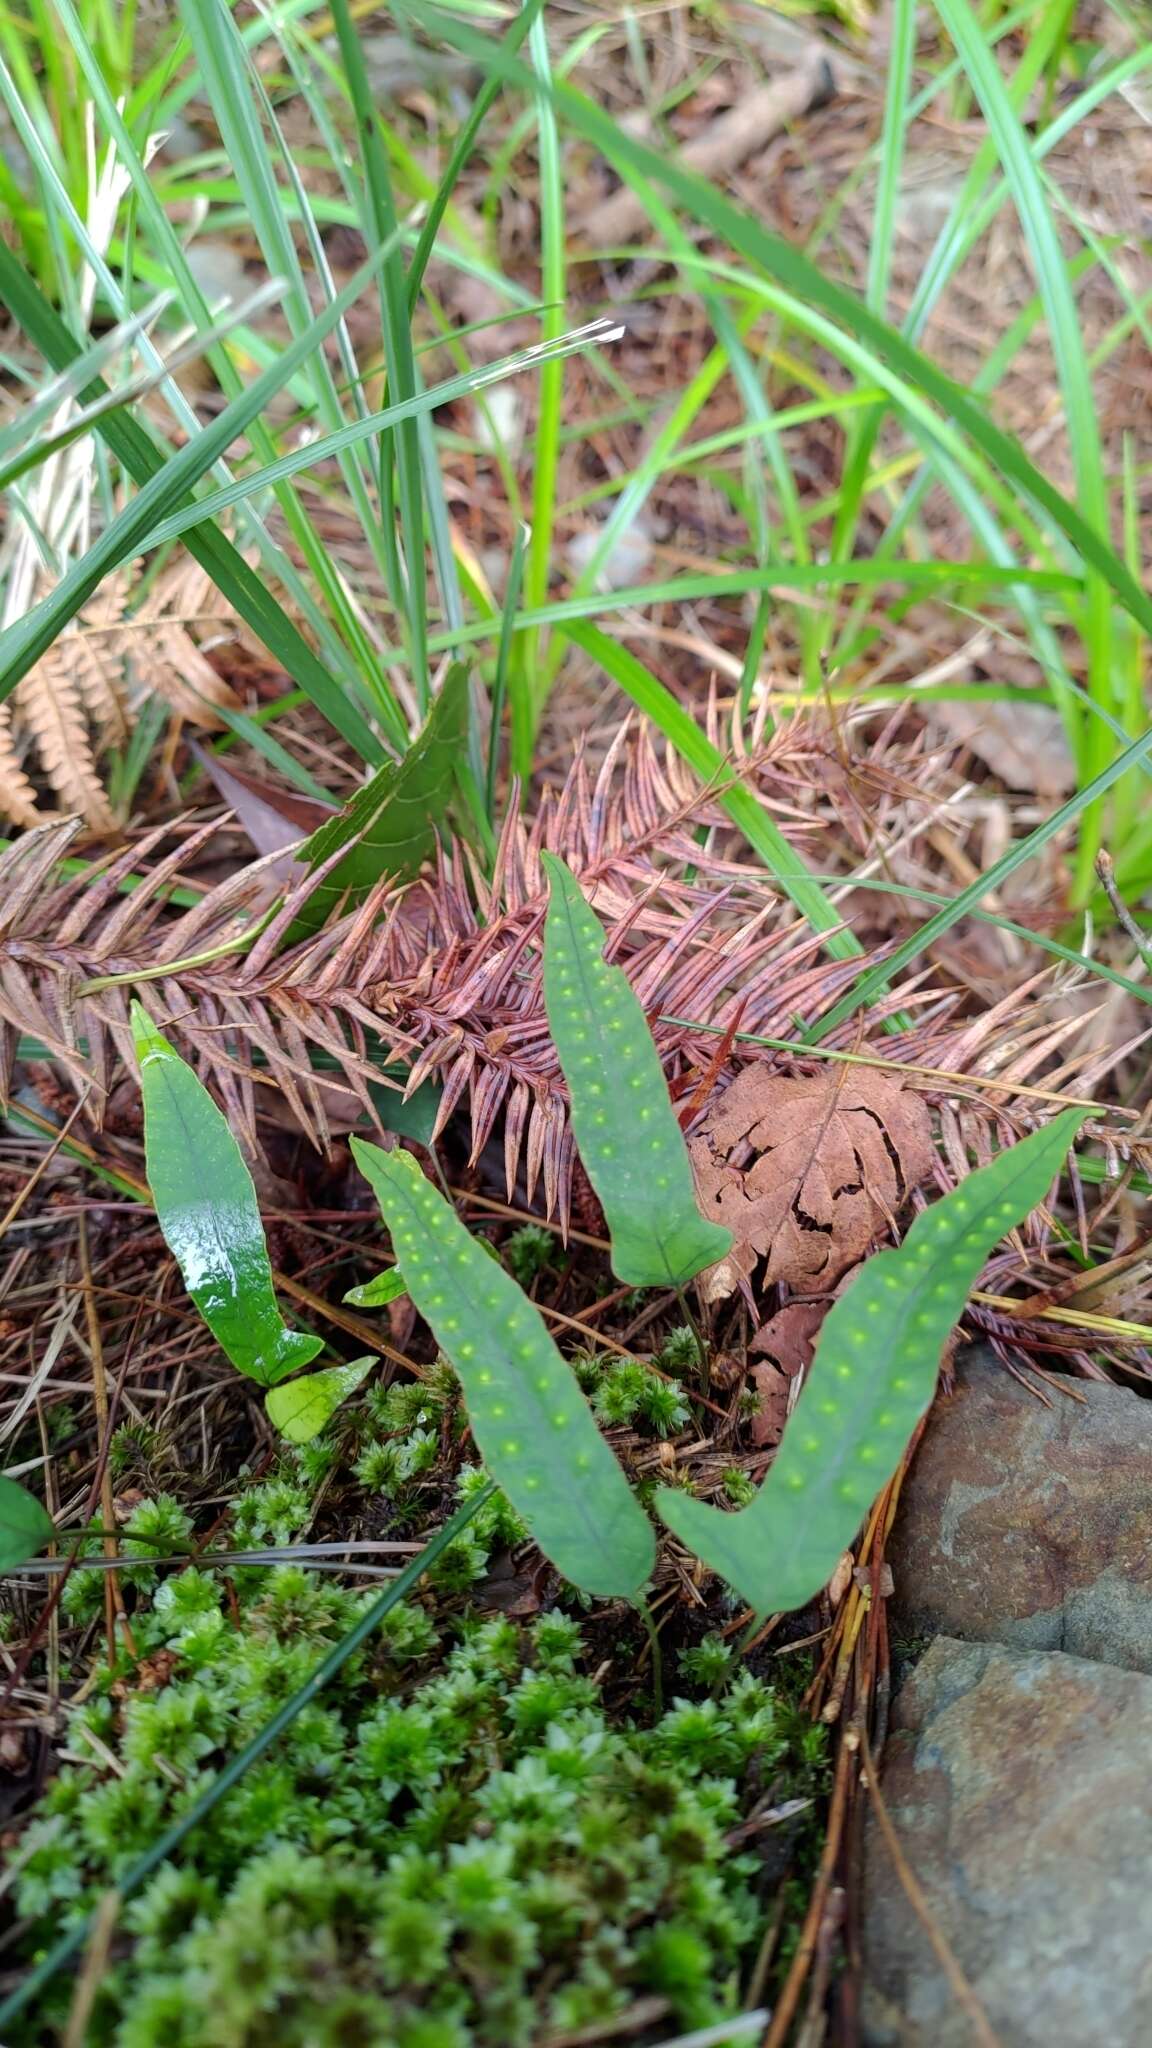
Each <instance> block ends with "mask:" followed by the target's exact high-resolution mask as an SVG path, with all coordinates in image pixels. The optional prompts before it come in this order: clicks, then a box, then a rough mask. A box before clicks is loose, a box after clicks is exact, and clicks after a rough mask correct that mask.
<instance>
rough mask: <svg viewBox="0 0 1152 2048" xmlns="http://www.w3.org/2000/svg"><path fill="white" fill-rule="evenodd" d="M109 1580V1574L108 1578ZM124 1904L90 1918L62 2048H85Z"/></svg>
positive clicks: (115, 1900) (114, 1896) (109, 1900)
mask: <svg viewBox="0 0 1152 2048" xmlns="http://www.w3.org/2000/svg"><path fill="white" fill-rule="evenodd" d="M108 1576H109V1577H110V1576H111V1574H108ZM122 1904H123V1901H122V1899H121V1897H120V1894H119V1892H117V1891H111V1892H105V1894H104V1896H103V1898H102V1899H101V1901H100V1904H99V1905H98V1906H97V1908H96V1912H95V1914H94V1916H93V1924H92V1935H91V1939H90V1940H89V1943H88V1948H87V1951H86V1953H85V1956H84V1962H83V1965H82V1967H81V1970H80V1975H79V1976H78V1977H77V1979H76V1989H75V1991H74V1992H73V1994H72V2007H71V2010H70V2012H69V2014H68V2025H67V2027H66V2028H65V2030H64V2037H63V2040H62V2042H61V2048H84V2043H85V2042H86V2041H87V2039H88V2022H89V2020H90V2019H91V2017H92V2008H93V2006H94V2005H95V2003H96V1993H97V1992H98V1991H99V1989H100V1986H101V1984H102V1983H103V1981H104V1976H105V1972H106V1971H107V1968H108V1952H109V1950H110V1949H111V1947H112V1936H113V1935H114V1934H115V1932H116V1922H117V1920H118V1919H119V1917H120V1907H121V1905H122Z"/></svg>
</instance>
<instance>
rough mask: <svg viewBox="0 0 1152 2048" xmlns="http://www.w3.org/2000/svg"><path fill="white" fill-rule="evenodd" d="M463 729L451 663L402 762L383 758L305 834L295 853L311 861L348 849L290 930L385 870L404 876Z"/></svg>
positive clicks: (458, 679) (464, 675) (429, 823)
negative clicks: (343, 800) (331, 815)
mask: <svg viewBox="0 0 1152 2048" xmlns="http://www.w3.org/2000/svg"><path fill="white" fill-rule="evenodd" d="M467 733H468V671H467V669H466V668H465V667H464V665H463V664H462V663H460V662H457V663H455V664H454V665H453V667H452V668H450V669H449V671H448V674H447V675H446V676H445V678H444V684H443V688H442V689H441V691H440V695H439V696H438V697H437V699H436V702H435V704H434V705H433V707H432V710H431V712H430V714H429V716H428V718H427V719H426V721H425V723H424V726H423V728H422V730H421V732H420V733H419V735H418V736H417V738H416V739H415V740H414V741H413V743H412V745H411V746H410V747H409V749H408V752H407V753H406V754H405V756H404V759H403V760H402V761H388V762H386V763H385V764H384V766H383V768H378V769H377V771H376V773H375V775H373V777H372V779H371V781H370V782H366V783H365V784H364V787H363V789H358V790H357V791H356V794H355V796H353V797H351V798H349V801H348V802H347V803H346V804H345V805H344V807H343V809H342V810H339V811H337V813H336V816H335V817H334V818H327V819H325V822H324V823H323V824H322V825H320V826H319V827H318V828H317V830H316V831H315V832H314V833H313V834H312V837H311V838H310V839H307V840H305V842H304V845H303V846H302V847H301V848H300V850H299V853H298V855H297V859H299V860H302V861H304V862H305V863H306V864H307V866H308V867H310V868H317V867H319V866H320V865H321V864H322V863H323V862H324V861H326V860H328V859H330V858H331V856H332V854H334V853H335V852H336V851H337V849H338V848H339V847H341V846H347V848H348V852H347V853H346V855H345V857H344V859H343V860H341V861H338V862H337V863H336V866H335V867H334V868H333V869H332V871H331V873H330V874H328V875H326V876H325V878H324V880H323V882H321V884H320V886H319V888H317V889H314V890H313V892H312V894H311V896H310V897H309V898H308V901H307V903H306V904H305V906H304V908H303V910H302V911H301V913H300V915H299V917H298V918H297V919H296V922H295V924H294V925H293V927H292V932H291V934H290V936H291V938H292V939H299V938H305V937H307V936H308V935H309V933H311V932H314V931H318V930H319V929H320V926H321V925H322V924H323V922H324V920H325V918H326V917H327V915H328V913H329V911H330V910H331V909H332V907H333V905H334V904H336V903H338V902H339V901H340V898H341V897H345V898H346V899H347V900H348V901H350V902H356V901H358V900H359V898H360V897H362V896H366V895H367V893H368V891H369V889H371V888H372V886H373V884H374V883H376V882H379V881H381V880H382V879H383V878H384V876H388V878H389V879H390V880H392V881H397V882H406V881H409V880H411V878H412V877H413V876H414V875H417V874H418V873H419V871H420V868H421V867H422V865H423V863H424V862H425V860H427V858H428V855H429V854H430V853H431V851H432V848H433V847H434V845H435V843H436V828H437V826H438V825H439V824H440V822H441V820H442V819H443V817H444V814H445V812H446V811H447V808H448V804H449V801H450V799H451V796H452V790H453V787H454V785H455V778H456V768H457V764H458V762H459V761H460V759H461V752H462V749H463V747H464V745H465V743H466V739H467Z"/></svg>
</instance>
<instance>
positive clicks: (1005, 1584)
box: [888, 1351, 1152, 2040]
mask: <svg viewBox="0 0 1152 2048" xmlns="http://www.w3.org/2000/svg"><path fill="white" fill-rule="evenodd" d="M1067 1384H1068V1387H1069V1389H1070V1392H1069V1393H1067V1394H1066V1393H1064V1392H1062V1391H1052V1390H1051V1388H1049V1389H1046V1393H1047V1399H1048V1401H1049V1402H1050V1403H1051V1406H1046V1405H1045V1403H1044V1401H1043V1400H1041V1399H1038V1398H1037V1397H1036V1395H1034V1394H1032V1393H1030V1392H1029V1390H1028V1389H1027V1388H1026V1387H1024V1386H1022V1385H1021V1383H1020V1381H1019V1380H1017V1379H1014V1378H1013V1376H1012V1375H1011V1373H1009V1372H1007V1371H1005V1369H1004V1367H1003V1366H1002V1365H1000V1364H999V1363H998V1361H997V1360H996V1359H995V1358H994V1357H993V1356H992V1354H991V1353H988V1352H982V1351H972V1352H969V1353H968V1354H967V1355H966V1356H964V1357H962V1358H961V1359H960V1361H959V1364H958V1368H957V1385H956V1391H955V1393H954V1394H953V1395H952V1396H951V1397H950V1398H948V1399H946V1400H941V1401H938V1402H937V1404H936V1406H935V1408H934V1409H933V1411H932V1415H931V1417H930V1419H929V1423H928V1428H927V1430H926V1431H925V1434H924V1438H923V1441H922V1443H921V1445H920V1449H919V1450H918V1452H917V1454H916V1459H915V1462H914V1464H913V1467H912V1472H911V1475H910V1478H909V1481H908V1483H907V1484H906V1486H905V1489H904V1494H903V1498H902V1502H901V1510H900V1514H899V1517H898V1519H897V1523H896V1527H895V1530H894V1531H893V1538H892V1542H891V1544H890V1545H889V1551H888V1556H889V1561H890V1563H891V1565H892V1571H893V1576H894V1579H895V1604H894V1622H895V1627H896V1630H897V1633H898V1634H904V1635H911V1636H919V1635H923V1634H935V1633H936V1632H937V1631H938V1630H942V1631H944V1632H945V1633H946V1634H948V1635H953V1636H963V1637H965V1638H967V1639H969V1640H975V1641H979V1642H1001V1643H1014V1644H1017V1645H1018V1646H1019V1647H1021V1648H1031V1649H1044V1650H1068V1651H1071V1652H1073V1653H1074V1654H1075V1655H1077V1656H1081V1657H1100V1658H1103V1659H1106V1660H1107V1661H1108V1662H1109V1663H1113V1664H1123V1665H1126V1666H1127V1667H1128V1668H1129V1669H1131V1670H1134V1671H1152V1402H1149V1401H1146V1400H1144V1399H1143V1398H1142V1397H1141V1396H1140V1395H1138V1394H1133V1393H1129V1392H1128V1391H1127V1390H1126V1389H1125V1388H1122V1387H1113V1386H1105V1385H1103V1384H1102V1383H1098V1382H1095V1381H1085V1380H1075V1381H1073V1380H1070V1381H1068V1383H1067ZM1074 1397H1075V1398H1074ZM1080 1397H1082V1398H1080ZM1149 2039H1150V2040H1152V2015H1150V2018H1149Z"/></svg>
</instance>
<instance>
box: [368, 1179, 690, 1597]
mask: <svg viewBox="0 0 1152 2048" xmlns="http://www.w3.org/2000/svg"><path fill="white" fill-rule="evenodd" d="M352 1151H353V1153H354V1155H355V1159H356V1164H357V1165H358V1166H359V1168H360V1171H361V1173H363V1174H364V1176H365V1178H366V1180H367V1181H368V1182H369V1183H370V1185H371V1188H372V1191H373V1193H374V1194H375V1196H376V1199H377V1201H378V1202H379V1204H380V1208H381V1211H382V1213H383V1216H384V1221H385V1223H386V1224H387V1226H388V1229H389V1232H390V1234H391V1237H392V1244H393V1248H394V1250H395V1253H396V1257H397V1262H398V1264H399V1266H400V1268H401V1271H402V1272H403V1275H404V1279H405V1281H406V1283H407V1286H408V1292H409V1293H410V1295H411V1297H412V1300H413V1301H414V1302H415V1304H416V1307H417V1308H418V1309H419V1311H420V1314H421V1315H422V1316H423V1317H424V1320H425V1322H426V1323H428V1325H429V1327H430V1328H431V1330H432V1334H433V1336H434V1337H435V1339H436V1342H437V1343H438V1344H439V1346H440V1348H441V1350H442V1351H443V1352H444V1353H445V1356H446V1357H448V1358H449V1359H451V1361H452V1364H453V1366H454V1367H455V1369H456V1371H457V1373H458V1374H459V1376H460V1384H461V1386H462V1387H463V1389H464V1398H465V1400H466V1402H467V1404H468V1416H469V1420H470V1422H471V1425H472V1434H473V1436H474V1437H475V1439H476V1443H477V1445H478V1447H479V1450H480V1453H481V1456H482V1457H483V1459H484V1463H485V1465H486V1466H487V1468H488V1470H489V1471H490V1472H491V1473H492V1476H493V1478H495V1479H496V1480H498V1481H499V1484H500V1485H501V1486H502V1487H503V1488H504V1491H505V1492H506V1494H507V1495H508V1498H509V1500H510V1501H511V1502H512V1504H513V1506H514V1507H515V1508H516V1510H517V1512H518V1513H519V1514H521V1515H522V1516H523V1517H524V1520H525V1522H526V1523H527V1525H528V1527H529V1529H530V1530H531V1532H532V1536H533V1539H534V1541H535V1542H536V1543H538V1544H539V1546H540V1548H541V1550H542V1551H543V1552H544V1555H545V1557H547V1558H550V1559H551V1561H552V1563H553V1564H554V1565H555V1566H556V1569H557V1571H559V1572H563V1574H564V1576H565V1578H567V1579H570V1580H571V1581H572V1584H573V1585H575V1586H579V1587H581V1588H582V1589H583V1591H584V1592H586V1593H595V1594H598V1595H599V1596H601V1597H602V1598H620V1597H623V1598H630V1597H632V1596H633V1595H634V1594H636V1593H638V1592H639V1590H640V1588H641V1586H642V1585H643V1584H644V1582H645V1580H646V1579H647V1578H648V1577H649V1576H650V1574H651V1571H652V1568H653V1565H654V1563H655V1558H656V1544H655V1537H654V1535H653V1531H652V1526H651V1523H650V1522H649V1521H648V1518H647V1516H646V1515H645V1514H644V1511H643V1509H642V1508H641V1507H640V1505H639V1503H638V1502H637V1501H636V1500H635V1498H634V1496H633V1494H632V1491H631V1489H630V1487H629V1485H628V1482H627V1480H626V1479H625V1477H624V1474H623V1472H622V1471H621V1469H620V1466H619V1465H618V1464H617V1462H616V1459H615V1458H614V1456H613V1454H612V1452H611V1451H610V1449H609V1447H608V1445H607V1444H606V1443H605V1441H604V1438H603V1437H602V1436H601V1434H600V1431H599V1430H598V1429H597V1427H596V1423H595V1421H594V1420H593V1417H592V1411H591V1409H590V1408H589V1406H588V1403H587V1401H586V1400H585V1398H584V1395H583V1394H582V1392H581V1391H580V1388H579V1386H578V1385H577V1383H576V1380H575V1377H574V1375H573V1373H572V1371H571V1369H570V1368H569V1367H568V1366H567V1365H566V1364H565V1362H564V1360H563V1359H562V1358H561V1356H560V1353H559V1352H558V1351H557V1349H556V1346H555V1344H554V1343H553V1342H552V1339H551V1337H550V1336H549V1335H548V1332H547V1329H546V1328H545V1325H544V1320H543V1317H542V1316H541V1314H540V1311H539V1309H538V1308H537V1307H536V1305H535V1303H534V1302H531V1301H529V1299H528V1297H527V1295H526V1294H525V1293H524V1292H523V1291H522V1289H521V1288H519V1287H518V1286H517V1284H516V1282H515V1280H513V1279H512V1277H511V1275H510V1274H509V1273H506V1272H505V1271H504V1270H503V1268H502V1267H501V1266H498V1265H497V1264H496V1263H495V1262H494V1260H492V1259H491V1258H489V1256H488V1254H487V1252H486V1251H485V1250H484V1249H483V1247H482V1246H481V1245H479V1244H478V1243H477V1242H476V1239H475V1238H474V1237H471V1236H470V1235H469V1233H468V1231H467V1230H466V1229H465V1228H464V1225H463V1224H462V1223H461V1221H460V1219H459V1217H458V1216H457V1214H456V1211H455V1210H454V1209H453V1208H452V1207H451V1205H450V1204H449V1203H448V1202H446V1201H445V1199H444V1197H443V1195H441V1194H439V1193H437V1191H436V1190H435V1189H434V1188H433V1187H432V1186H431V1185H430V1184H429V1182H428V1181H427V1180H425V1178H424V1175H423V1174H422V1173H421V1171H420V1168H419V1167H418V1166H417V1164H416V1161H415V1160H414V1159H413V1158H412V1155H411V1153H408V1152H381V1151H380V1149H379V1147H378V1146H376V1145H366V1144H365V1143H364V1142H363V1141H362V1140H361V1139H359V1138H353V1139H352Z"/></svg>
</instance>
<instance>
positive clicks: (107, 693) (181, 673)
mask: <svg viewBox="0 0 1152 2048" xmlns="http://www.w3.org/2000/svg"><path fill="white" fill-rule="evenodd" d="M130 603H131V588H130V584H129V582H128V580H127V578H125V577H113V578H111V579H110V580H109V581H108V582H107V583H106V584H105V585H104V587H103V589H102V590H101V592H100V594H99V595H98V597H97V598H95V599H94V600H93V603H92V604H91V605H89V606H88V607H87V608H86V609H85V610H84V611H83V612H82V613H81V614H80V615H79V617H78V619H77V620H76V622H75V623H74V624H73V625H72V626H70V627H69V628H68V630H67V631H66V632H64V633H62V634H61V635H60V638H59V639H58V640H56V641H55V642H54V644H53V645H52V646H51V647H50V648H49V650H48V652H47V653H46V654H45V655H43V656H42V657H41V659H40V660H39V661H38V662H37V663H36V665H35V667H34V668H32V669H31V670H30V671H29V673H28V674H27V675H26V676H25V677H24V680H23V681H22V682H21V683H20V684H19V685H18V686H17V688H16V689H15V690H14V692H13V694H12V697H11V699H10V700H9V702H8V703H7V704H4V705H0V811H2V812H3V813H5V814H6V815H7V816H8V817H9V818H11V819H12V820H13V821H14V822H15V823H16V824H18V825H24V826H36V825H39V824H41V823H43V820H44V815H45V814H44V811H43V808H42V806H41V804H40V801H39V799H38V797H37V794H36V790H35V788H34V786H33V783H32V780H31V778H30V776H29V774H28V772H27V768H26V765H25V760H24V759H23V758H22V755H26V754H27V751H28V750H29V748H30V749H31V750H32V752H34V754H35V755H36V757H37V758H38V760H39V763H40V767H41V769H42V771H43V773H44V776H45V778H46V780H47V781H48V783H49V784H50V785H51V787H52V789H53V791H54V792H55V794H56V796H57V797H58V799H59V802H60V808H61V809H62V810H64V811H67V812H70V813H74V814H76V815H77V816H79V817H81V818H83V820H84V823H85V824H86V825H87V826H88V828H89V830H90V831H93V832H97V833H100V834H109V833H112V832H114V831H115V830H116V822H117V821H116V819H115V817H114V815H113V812H112V808H111V805H110V803H109V801H108V796H107V793H106V791H105V788H104V784H103V782H102V780H101V776H100V771H99V766H98V757H99V752H100V749H101V748H102V747H103V746H106V745H108V744H109V743H110V742H115V743H117V744H122V743H123V741H124V740H125V739H126V738H127V737H128V733H129V731H130V729H131V727H132V725H133V723H134V722H135V716H136V713H137V710H138V707H139V705H140V702H141V701H142V699H143V698H144V697H145V696H147V695H150V694H154V695H159V696H161V697H163V698H165V699H166V701H167V702H168V703H169V704H171V706H172V708H173V710H175V711H177V712H178V713H179V714H180V716H181V717H182V718H185V719H187V720H188V721H189V722H190V723H192V724H195V725H198V726H202V727H207V728H215V727H218V726H219V724H220V720H219V718H218V716H217V711H218V708H219V707H220V706H221V705H226V706H231V707H235V705H236V699H235V697H234V696H233V693H232V691H231V690H230V688H229V687H228V684H227V683H226V682H224V681H223V679H222V678H221V677H220V676H218V675H217V673H216V671H215V669H214V668H213V667H212V664H211V662H210V661H209V660H208V658H207V656H206V655H205V654H204V653H203V651H202V649H201V648H200V646H199V645H198V643H197V641H196V639H195V638H194V637H193V630H192V629H193V628H194V627H195V628H196V629H197V630H202V629H203V627H204V626H205V625H206V624H207V622H208V621H209V620H210V619H212V620H214V619H215V618H216V617H217V616H219V614H220V610H221V605H220V600H219V599H218V598H217V597H216V596H215V594H214V593H212V592H211V586H210V584H209V581H208V578H207V577H206V576H205V574H204V572H203V571H202V570H201V569H200V568H199V567H198V565H197V564H196V563H195V562H193V561H191V559H190V558H188V559H183V558H178V559H177V561H176V562H175V563H173V564H172V565H171V566H170V567H169V568H168V569H167V570H166V571H165V573H164V574H163V575H162V576H160V577H159V578H158V579H157V581H156V583H155V585H154V587H153V588H152V590H151V591H150V592H149V593H148V595H147V597H146V598H145V600H144V601H143V603H142V604H141V605H139V606H138V607H137V608H136V610H135V611H132V612H131V613H130V612H129V606H130Z"/></svg>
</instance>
